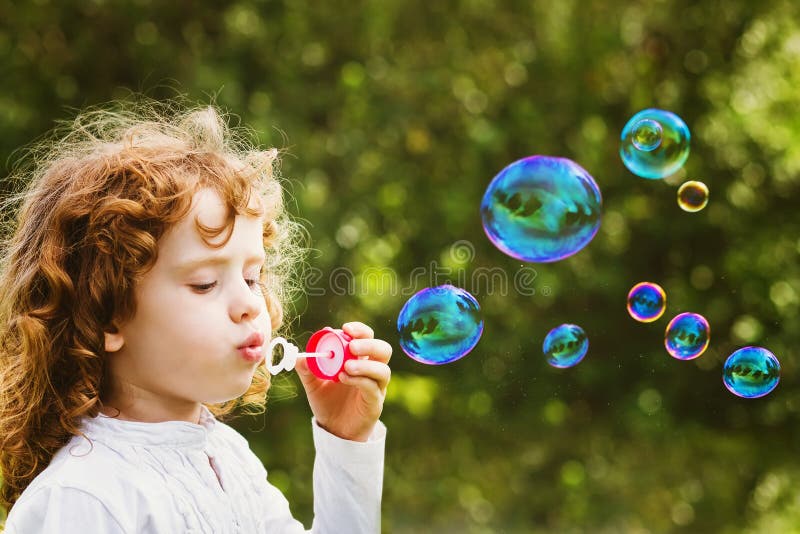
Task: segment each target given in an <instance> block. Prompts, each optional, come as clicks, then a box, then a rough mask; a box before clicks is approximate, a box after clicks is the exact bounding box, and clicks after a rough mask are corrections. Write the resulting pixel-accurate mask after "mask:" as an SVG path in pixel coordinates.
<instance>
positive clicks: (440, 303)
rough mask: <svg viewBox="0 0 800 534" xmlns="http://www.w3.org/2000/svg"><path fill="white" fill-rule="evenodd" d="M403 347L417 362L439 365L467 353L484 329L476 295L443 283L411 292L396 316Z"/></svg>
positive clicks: (475, 343)
mask: <svg viewBox="0 0 800 534" xmlns="http://www.w3.org/2000/svg"><path fill="white" fill-rule="evenodd" d="M397 330H398V332H399V333H400V347H402V349H403V351H404V352H405V353H406V354H408V355H409V356H410V357H411V358H413V359H415V360H417V361H418V362H421V363H425V364H430V365H439V364H443V363H450V362H452V361H455V360H458V359H459V358H463V357H464V356H466V355H467V354H468V353H469V351H471V350H472V349H473V348H474V347H475V345H477V343H478V340H479V339H480V337H481V334H482V333H483V318H482V317H481V310H480V306H478V301H477V300H475V297H473V296H472V295H470V294H469V293H468V292H466V291H464V290H463V289H460V288H457V287H454V286H451V285H442V286H437V287H432V288H430V287H429V288H427V289H423V290H422V291H420V292H418V293H416V294H415V295H414V296H412V297H411V298H410V299H408V301H407V302H406V303H405V305H404V306H403V309H402V310H400V315H399V316H398V318H397Z"/></svg>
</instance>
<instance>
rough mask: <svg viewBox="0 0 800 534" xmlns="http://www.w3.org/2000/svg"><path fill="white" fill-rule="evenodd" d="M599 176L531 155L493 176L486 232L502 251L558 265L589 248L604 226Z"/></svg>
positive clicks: (484, 214)
mask: <svg viewBox="0 0 800 534" xmlns="http://www.w3.org/2000/svg"><path fill="white" fill-rule="evenodd" d="M601 204H602V197H601V195H600V189H599V188H598V187H597V183H595V181H594V178H592V177H591V176H590V175H589V173H588V172H586V171H585V170H584V169H583V168H582V167H581V166H580V165H578V164H577V163H575V162H573V161H571V160H568V159H566V158H557V157H549V156H530V157H528V158H524V159H521V160H518V161H515V162H514V163H512V164H510V165H508V166H507V167H506V168H504V169H503V170H502V171H500V173H499V174H498V175H497V176H495V177H494V179H493V180H492V182H491V183H490V184H489V187H488V188H487V189H486V193H484V195H483V201H482V202H481V218H482V219H483V229H484V231H485V232H486V235H487V236H488V237H489V240H490V241H491V242H492V243H493V244H494V245H495V246H496V247H497V248H498V249H500V250H501V251H502V252H504V253H506V254H508V255H509V256H511V257H513V258H517V259H519V260H523V261H529V262H553V261H558V260H562V259H564V258H566V257H568V256H571V255H573V254H575V253H576V252H578V251H579V250H581V249H582V248H583V247H585V246H586V245H587V244H589V242H590V241H591V240H592V238H593V237H594V236H595V234H596V233H597V230H598V228H600V207H601Z"/></svg>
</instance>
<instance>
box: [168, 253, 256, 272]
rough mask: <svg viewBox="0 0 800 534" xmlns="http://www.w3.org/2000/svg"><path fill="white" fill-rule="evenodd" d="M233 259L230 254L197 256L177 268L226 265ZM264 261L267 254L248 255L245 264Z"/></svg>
mask: <svg viewBox="0 0 800 534" xmlns="http://www.w3.org/2000/svg"><path fill="white" fill-rule="evenodd" d="M232 261H233V258H231V257H230V256H208V257H204V258H195V259H191V260H188V261H185V262H183V263H181V264H179V265H178V266H177V267H176V268H175V269H176V270H177V271H178V272H187V271H191V270H193V269H196V268H198V267H203V266H205V265H225V264H228V263H231V262H232ZM264 261H266V256H264V254H254V255H250V256H247V259H246V261H245V264H250V263H258V264H262V263H264Z"/></svg>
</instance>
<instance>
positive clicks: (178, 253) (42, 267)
mask: <svg viewBox="0 0 800 534" xmlns="http://www.w3.org/2000/svg"><path fill="white" fill-rule="evenodd" d="M153 109H156V106H155V105H154V104H150V105H149V107H147V108H143V107H141V106H139V107H135V108H133V109H132V110H123V111H115V112H112V111H104V110H102V109H96V110H89V111H86V112H84V113H83V114H82V115H80V116H78V117H77V118H76V119H75V121H74V122H73V123H71V124H68V125H67V131H66V134H65V135H62V134H60V133H59V132H58V131H57V132H56V135H55V136H51V137H50V138H48V139H46V140H45V141H44V142H42V143H41V144H40V145H39V147H38V149H37V150H34V151H33V153H32V156H30V157H29V158H28V159H27V160H25V161H28V162H29V163H27V165H26V164H23V165H21V166H20V167H19V168H18V169H17V171H16V174H15V176H14V178H15V179H16V180H17V181H19V182H21V181H23V180H24V182H25V183H24V185H25V188H24V190H23V191H22V192H20V193H17V194H14V195H12V196H11V197H9V198H10V200H9V201H8V202H7V203H6V206H5V209H4V210H3V213H7V210H8V209H9V208H12V211H14V212H15V213H16V217H15V219H14V220H13V223H12V226H11V231H10V232H9V234H8V237H7V239H6V240H5V242H4V245H5V247H4V249H3V256H2V258H1V259H2V263H1V264H0V267H1V268H2V271H0V468H2V477H3V481H2V482H3V486H2V490H0V503H2V504H3V506H4V507H5V508H7V509H8V510H9V513H8V518H7V522H6V530H5V532H7V533H9V534H10V533H14V534H36V533H58V534H70V533H75V534H78V533H80V534H91V533H98V534H100V533H102V534H116V533H120V534H121V533H125V534H134V533H163V534H178V533H185V532H196V533H200V532H204V533H214V534H223V533H244V534H252V533H264V532H281V533H283V532H305V530H304V527H303V525H301V524H300V523H299V522H298V521H297V520H295V519H293V518H292V515H291V513H290V511H289V504H288V502H287V501H286V499H285V498H284V496H283V495H282V494H281V493H280V492H279V491H278V490H277V489H276V488H275V487H274V486H272V485H271V484H270V483H269V482H268V481H267V473H266V471H265V469H264V467H263V466H262V465H261V462H260V461H259V460H258V458H257V457H256V456H255V455H254V454H253V452H252V451H251V450H250V448H249V446H248V443H247V441H246V440H245V439H244V438H243V437H242V436H241V435H240V434H238V433H237V432H236V431H235V430H233V429H232V428H231V427H230V426H228V425H226V424H225V423H223V422H222V419H223V418H224V417H223V416H226V415H228V414H232V413H233V412H234V410H244V411H245V412H246V413H254V412H257V411H259V410H260V411H261V412H263V410H264V404H265V402H266V393H267V389H268V388H269V374H268V373H267V372H266V371H265V367H264V365H263V363H264V350H263V347H264V346H265V344H266V343H267V342H269V340H270V338H271V337H272V335H273V331H274V330H275V329H277V328H278V327H279V325H280V324H281V322H282V311H281V310H282V307H281V302H282V301H283V300H284V299H285V296H286V288H287V283H288V282H287V281H288V277H287V272H288V271H287V268H288V267H290V264H291V262H292V260H293V259H296V258H297V250H298V247H297V245H296V244H295V243H294V241H293V237H292V236H293V235H296V234H294V233H293V232H292V228H293V226H292V225H291V223H290V221H289V220H288V218H287V215H286V214H285V213H284V211H283V207H282V200H281V187H280V185H279V184H278V182H277V181H276V179H275V178H274V177H273V173H272V169H273V165H274V164H275V161H276V156H277V152H276V151H275V150H270V151H256V150H253V149H250V148H248V147H247V146H246V145H245V144H244V142H243V141H242V140H241V139H239V138H237V137H236V133H237V132H236V131H235V130H229V129H228V128H227V126H226V124H225V121H224V120H223V118H222V117H221V116H220V114H219V112H218V111H217V110H216V109H215V108H214V107H207V108H202V109H195V110H189V111H174V109H173V110H172V111H170V109H169V108H164V109H162V110H161V111H160V112H158V113H157V112H155V111H153ZM342 328H343V330H344V331H345V332H346V333H347V334H349V335H350V336H352V337H353V338H354V339H353V341H352V342H351V343H350V350H351V352H352V353H353V354H354V355H356V356H359V358H357V359H353V360H348V362H347V365H346V366H345V368H344V371H343V372H341V373H340V374H339V377H338V378H339V380H340V381H339V382H334V381H328V380H320V379H318V378H316V377H315V376H314V375H313V374H312V373H311V372H310V371H309V369H308V367H307V365H306V364H305V361H304V360H302V359H301V360H300V361H299V362H298V364H297V372H298V374H299V376H300V379H301V382H302V384H303V386H304V388H305V391H306V394H307V396H308V400H309V404H310V405H311V410H312V412H313V417H312V425H311V426H312V433H313V439H314V445H315V448H316V459H315V461H314V477H313V478H314V521H313V526H312V529H311V532H331V533H334V532H335V533H337V534H341V533H347V534H350V533H359V532H378V531H379V529H380V502H381V492H382V485H383V454H384V438H385V432H386V429H385V427H384V426H383V424H382V423H381V422H380V421H379V420H378V417H379V416H380V414H381V410H382V407H383V401H384V397H385V393H386V387H387V384H388V382H389V374H390V373H389V367H388V365H387V362H388V361H389V358H390V356H391V351H392V349H391V346H390V345H389V344H388V343H386V342H385V341H382V340H378V339H373V332H372V330H371V329H370V328H369V327H368V326H366V325H364V324H362V323H355V322H354V323H347V324H345V325H343V327H342ZM254 348H255V349H254ZM218 417H219V418H220V419H218Z"/></svg>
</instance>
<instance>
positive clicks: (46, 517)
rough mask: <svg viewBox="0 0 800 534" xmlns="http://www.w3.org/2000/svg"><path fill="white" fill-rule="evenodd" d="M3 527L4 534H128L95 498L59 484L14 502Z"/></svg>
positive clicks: (41, 489) (43, 488)
mask: <svg viewBox="0 0 800 534" xmlns="http://www.w3.org/2000/svg"><path fill="white" fill-rule="evenodd" d="M5 528H6V530H5V534H130V533H126V532H125V531H124V530H123V529H122V527H121V526H120V524H119V523H118V522H117V520H116V519H115V518H114V516H113V515H112V514H111V512H110V511H109V510H108V508H106V505H105V504H103V502H102V501H100V500H99V499H98V498H97V497H95V496H94V495H92V494H90V493H87V492H85V491H83V490H81V489H77V488H71V487H62V486H58V485H53V486H45V487H42V488H40V489H39V490H37V491H36V492H34V493H33V494H31V495H30V496H29V497H26V498H25V499H20V500H19V501H17V503H16V504H15V505H14V506H13V507H12V508H11V513H10V514H9V515H8V519H7V520H6V525H5Z"/></svg>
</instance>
